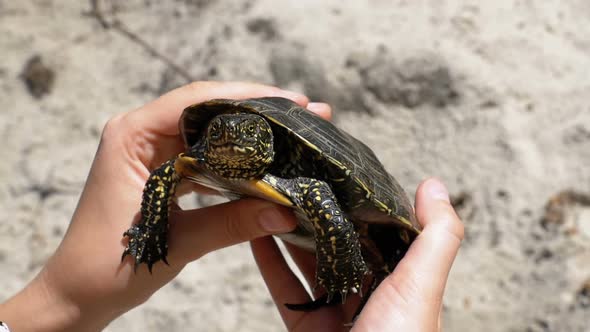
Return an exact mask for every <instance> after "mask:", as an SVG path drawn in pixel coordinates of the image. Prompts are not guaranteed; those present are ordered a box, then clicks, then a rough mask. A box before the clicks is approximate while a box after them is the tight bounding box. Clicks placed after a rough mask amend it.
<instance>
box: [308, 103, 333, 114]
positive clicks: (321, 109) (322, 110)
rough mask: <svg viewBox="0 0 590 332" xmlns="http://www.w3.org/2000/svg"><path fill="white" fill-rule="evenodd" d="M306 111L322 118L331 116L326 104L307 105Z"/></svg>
mask: <svg viewBox="0 0 590 332" xmlns="http://www.w3.org/2000/svg"><path fill="white" fill-rule="evenodd" d="M307 109H308V110H310V111H312V112H314V113H317V114H320V115H322V116H327V117H330V116H332V109H331V108H330V105H328V104H326V103H308V104H307Z"/></svg>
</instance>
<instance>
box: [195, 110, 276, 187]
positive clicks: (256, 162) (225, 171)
mask: <svg viewBox="0 0 590 332" xmlns="http://www.w3.org/2000/svg"><path fill="white" fill-rule="evenodd" d="M204 156H205V164H206V166H207V168H208V169H210V170H212V171H213V172H215V173H216V174H217V175H220V176H222V177H224V178H228V179H235V180H238V179H244V180H246V179H254V178H259V177H261V176H262V175H264V173H265V172H266V170H267V168H268V167H269V166H270V164H271V163H272V161H273V157H274V150H273V134H272V130H271V128H270V125H269V124H268V122H267V121H266V120H265V119H264V118H263V117H261V116H260V115H257V114H248V113H239V114H221V115H218V116H216V117H214V118H213V119H212V120H211V121H210V122H209V125H208V126H207V131H206V133H205V151H204Z"/></svg>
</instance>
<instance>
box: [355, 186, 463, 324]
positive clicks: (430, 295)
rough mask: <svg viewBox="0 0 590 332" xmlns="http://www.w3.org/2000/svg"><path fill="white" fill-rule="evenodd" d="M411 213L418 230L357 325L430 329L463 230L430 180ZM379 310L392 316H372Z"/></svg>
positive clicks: (444, 193) (435, 321)
mask: <svg viewBox="0 0 590 332" xmlns="http://www.w3.org/2000/svg"><path fill="white" fill-rule="evenodd" d="M416 213H417V216H418V219H419V221H420V223H421V224H422V225H423V226H424V230H423V231H422V233H421V234H420V235H419V236H418V237H417V238H416V241H414V243H412V245H411V247H410V250H409V251H408V253H407V254H406V256H405V257H404V258H403V259H402V261H401V262H400V263H399V264H398V266H397V267H396V269H395V271H394V272H393V273H392V274H391V275H390V276H388V277H387V278H386V279H385V280H384V281H383V282H382V283H381V285H380V286H379V287H378V288H377V290H376V291H375V293H374V294H373V296H372V297H371V298H370V300H369V302H368V303H367V306H366V307H365V309H364V310H363V314H362V315H361V317H360V318H359V321H361V318H362V321H361V322H362V324H361V325H364V324H369V323H370V324H371V326H378V327H380V328H386V327H387V328H391V326H396V327H398V328H402V329H403V330H410V328H411V327H410V326H407V325H402V326H400V325H399V324H407V323H408V322H410V321H414V322H420V325H419V326H418V327H419V330H434V329H435V328H436V326H437V324H438V316H439V312H440V308H441V305H442V297H443V293H444V288H445V285H446V281H447V277H448V274H449V271H450V269H451V265H452V263H453V261H454V259H455V257H456V255H457V251H458V249H459V245H460V243H461V240H462V239H463V225H462V224H461V221H460V219H459V218H458V216H457V214H456V213H455V211H454V210H453V208H452V206H451V204H450V203H449V198H448V192H447V190H446V188H445V187H444V185H443V184H442V183H441V182H440V181H438V180H436V179H427V180H425V181H424V182H422V183H421V184H420V186H419V187H418V190H417V192H416ZM376 308H380V309H376ZM379 310H387V311H390V312H391V313H392V314H390V315H376V314H374V313H375V312H376V311H379ZM408 317H412V318H411V319H408ZM369 320H372V322H369ZM375 324H378V325H375ZM412 328H416V326H413V327H412Z"/></svg>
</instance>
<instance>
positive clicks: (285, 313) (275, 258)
mask: <svg viewBox="0 0 590 332" xmlns="http://www.w3.org/2000/svg"><path fill="white" fill-rule="evenodd" d="M251 245H252V253H253V254H254V259H255V260H256V264H257V265H258V268H259V269H260V273H261V274H262V278H263V279H264V282H265V283H266V286H267V287H268V290H269V292H270V294H271V296H272V299H273V301H274V302H275V303H276V304H277V308H278V310H279V313H280V314H281V317H282V318H283V321H285V323H286V324H287V325H289V324H290V323H291V322H297V321H299V320H300V318H301V317H302V316H303V315H304V314H305V313H303V312H299V311H291V310H289V309H287V307H285V306H284V304H285V303H304V302H308V301H310V300H311V298H310V296H309V294H307V291H306V290H305V288H304V287H303V285H302V284H301V281H300V280H299V279H298V278H297V276H295V274H294V273H293V271H291V269H290V268H289V265H288V264H287V262H286V261H285V258H284V257H283V255H282V254H281V251H280V250H279V247H278V246H277V244H276V242H275V241H274V239H273V238H271V237H266V238H259V239H256V240H254V241H252V243H251Z"/></svg>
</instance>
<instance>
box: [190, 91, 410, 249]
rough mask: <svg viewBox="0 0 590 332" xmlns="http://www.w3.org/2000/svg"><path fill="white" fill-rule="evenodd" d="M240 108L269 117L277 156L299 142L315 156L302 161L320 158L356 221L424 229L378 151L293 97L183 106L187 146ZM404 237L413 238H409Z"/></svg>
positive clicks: (314, 160) (332, 184) (267, 118)
mask: <svg viewBox="0 0 590 332" xmlns="http://www.w3.org/2000/svg"><path fill="white" fill-rule="evenodd" d="M240 112H249V113H256V114H259V115H261V116H263V117H264V118H265V119H266V120H267V121H268V123H269V124H270V125H271V127H272V129H273V135H274V138H275V142H278V144H275V149H276V150H275V153H276V154H277V155H281V154H282V153H287V150H289V149H292V148H293V147H292V146H290V145H293V142H296V143H300V144H299V145H300V146H302V147H303V148H304V149H306V150H307V151H304V153H309V154H312V155H314V158H302V160H301V162H302V163H304V162H317V163H320V164H322V167H325V169H326V176H325V178H324V179H322V180H324V181H326V182H328V183H330V185H331V187H332V190H333V191H334V194H335V195H336V197H337V198H338V201H339V203H340V204H341V205H342V207H343V210H344V211H346V212H347V213H349V214H350V216H351V217H352V219H353V221H354V222H355V223H357V224H359V223H363V222H364V223H370V224H383V225H386V224H390V225H396V226H398V228H400V229H405V230H407V231H408V233H406V235H408V236H410V237H414V236H416V235H417V234H418V233H419V232H420V229H421V227H420V225H419V224H418V222H417V221H416V217H415V215H414V212H413V208H412V205H411V203H410V201H409V199H408V197H407V195H406V193H405V192H404V190H403V189H402V187H401V186H400V185H399V184H398V183H397V181H396V180H395V179H394V178H393V177H392V176H391V175H390V174H389V173H388V172H387V171H386V170H385V168H384V167H383V165H382V164H381V162H380V161H379V159H377V157H376V156H375V154H374V153H373V151H372V150H371V149H369V148H368V147H367V146H366V145H365V144H363V143H362V142H360V141H359V140H357V139H356V138H354V137H353V136H351V135H349V134H348V133H346V132H344V131H343V130H340V129H339V128H337V127H336V126H334V125H333V124H332V123H331V122H329V121H326V120H324V119H322V118H321V117H319V116H317V115H315V114H314V113H312V112H310V111H308V110H306V109H305V108H302V107H301V106H299V105H298V104H296V103H295V102H293V101H291V100H289V99H284V98H279V97H266V98H258V99H247V100H228V99H215V100H211V101H208V102H204V103H200V104H196V105H193V106H190V107H188V108H186V109H185V110H184V112H183V114H182V116H181V118H180V122H179V126H180V132H181V135H182V138H183V139H184V142H185V146H186V148H187V149H188V148H190V147H191V146H193V145H194V144H195V143H196V142H197V141H199V140H200V139H202V138H203V132H204V130H205V129H206V127H207V124H208V122H209V120H211V119H212V118H213V117H215V116H216V115H218V114H221V113H240ZM288 138H289V139H288ZM310 159H311V160H313V161H310ZM334 179H338V181H334ZM405 240H406V242H408V240H409V239H405Z"/></svg>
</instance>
